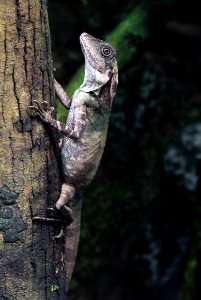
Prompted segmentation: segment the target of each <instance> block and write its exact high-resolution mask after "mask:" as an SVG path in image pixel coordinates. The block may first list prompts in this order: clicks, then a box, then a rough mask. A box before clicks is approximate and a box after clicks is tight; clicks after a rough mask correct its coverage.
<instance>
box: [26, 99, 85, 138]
mask: <svg viewBox="0 0 201 300" xmlns="http://www.w3.org/2000/svg"><path fill="white" fill-rule="evenodd" d="M33 104H34V105H33V106H30V109H31V110H33V112H34V115H36V116H38V117H39V118H40V119H41V120H42V121H43V122H44V123H47V124H49V125H50V126H51V127H53V128H55V129H57V131H58V132H61V133H63V134H64V135H66V136H69V137H72V138H77V139H78V138H79V137H80V133H81V131H82V129H83V127H84V125H85V122H86V109H85V106H83V107H82V108H79V109H78V110H77V113H76V116H75V120H76V122H75V124H74V128H73V129H72V128H70V127H69V126H68V125H66V124H63V123H61V122H60V121H57V120H55V119H54V118H53V117H52V112H53V111H54V107H50V108H48V103H47V102H46V101H43V102H42V103H41V104H39V103H38V101H36V100H34V101H33Z"/></svg>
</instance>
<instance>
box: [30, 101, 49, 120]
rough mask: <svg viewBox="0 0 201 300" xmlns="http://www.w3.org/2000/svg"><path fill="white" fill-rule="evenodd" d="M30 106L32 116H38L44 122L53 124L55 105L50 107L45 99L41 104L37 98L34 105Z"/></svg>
mask: <svg viewBox="0 0 201 300" xmlns="http://www.w3.org/2000/svg"><path fill="white" fill-rule="evenodd" d="M29 108H30V112H31V115H32V116H34V117H35V116H38V117H39V118H40V119H41V120H42V121H43V122H45V123H50V124H51V122H52V112H53V111H54V107H53V106H51V107H49V108H48V102H47V101H43V102H42V103H41V104H39V103H38V101H37V100H34V101H33V105H32V106H30V107H29Z"/></svg>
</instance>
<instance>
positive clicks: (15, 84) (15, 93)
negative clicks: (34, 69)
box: [12, 65, 24, 134]
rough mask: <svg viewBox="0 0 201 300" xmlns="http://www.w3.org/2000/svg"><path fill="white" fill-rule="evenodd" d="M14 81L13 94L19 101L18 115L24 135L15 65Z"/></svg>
mask: <svg viewBox="0 0 201 300" xmlns="http://www.w3.org/2000/svg"><path fill="white" fill-rule="evenodd" d="M12 79H13V92H14V95H15V98H16V101H17V107H18V114H19V122H20V124H21V126H22V131H21V132H22V134H23V132H24V128H23V127H24V123H23V119H22V114H21V104H20V98H19V96H18V92H17V82H16V79H15V65H13V71H12Z"/></svg>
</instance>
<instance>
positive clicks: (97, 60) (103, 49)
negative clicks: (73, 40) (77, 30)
mask: <svg viewBox="0 0 201 300" xmlns="http://www.w3.org/2000/svg"><path fill="white" fill-rule="evenodd" d="M80 44H81V49H82V52H83V55H84V58H85V77H84V82H83V84H82V85H81V87H80V89H81V90H83V91H85V92H90V91H94V92H95V91H98V90H99V89H100V88H101V87H102V86H103V85H105V84H106V83H107V82H108V81H109V80H110V79H111V78H112V77H115V81H116V82H117V80H118V79H117V77H118V74H117V72H118V71H117V62H116V58H115V56H116V52H115V49H114V48H113V47H112V45H110V44H109V43H107V42H104V41H102V40H99V39H96V38H94V37H93V36H91V35H89V34H88V33H85V32H84V33H82V34H81V36H80Z"/></svg>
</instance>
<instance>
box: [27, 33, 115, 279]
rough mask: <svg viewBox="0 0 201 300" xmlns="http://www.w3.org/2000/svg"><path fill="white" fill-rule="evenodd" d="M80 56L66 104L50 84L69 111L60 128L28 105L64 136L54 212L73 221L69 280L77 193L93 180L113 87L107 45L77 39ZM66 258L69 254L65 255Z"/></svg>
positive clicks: (40, 108)
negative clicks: (79, 80) (76, 83)
mask: <svg viewBox="0 0 201 300" xmlns="http://www.w3.org/2000/svg"><path fill="white" fill-rule="evenodd" d="M80 43H81V48H82V51H83V54H84V57H85V78H84V82H83V84H82V85H81V86H80V87H79V88H78V89H77V90H76V91H75V93H74V95H73V98H72V101H71V102H70V101H69V99H68V97H67V95H66V94H65V92H64V90H63V89H62V88H61V86H60V85H59V84H58V82H56V81H55V91H56V93H57V95H58V96H59V98H60V100H61V102H62V103H63V105H64V106H65V107H67V108H68V107H70V111H69V114H68V118H67V121H66V124H63V123H61V122H59V121H57V120H55V119H54V118H53V117H52V115H51V114H52V111H53V108H52V107H50V108H49V109H48V108H47V103H46V102H43V103H42V104H39V103H38V102H37V101H34V106H31V109H32V110H33V111H34V112H35V114H36V115H38V116H39V117H40V119H41V120H42V121H43V122H45V123H48V124H49V125H50V126H52V127H54V128H56V129H57V130H58V131H59V132H61V133H63V134H64V138H63V141H62V143H61V159H62V170H63V175H64V183H63V185H62V190H61V195H60V198H59V199H58V201H57V203H56V208H57V209H58V210H61V211H63V214H64V215H66V216H69V218H70V219H72V220H73V219H74V221H73V222H72V224H71V225H69V227H67V229H66V230H65V232H64V235H65V246H66V255H65V262H66V270H67V277H68V282H67V285H68V283H69V281H70V278H71V274H72V270H73V266H74V262H75V257H76V253H77V245H78V240H79V223H80V212H81V201H80V199H81V197H80V196H77V195H79V193H80V191H82V190H83V188H85V187H86V186H87V185H88V184H89V183H90V182H91V180H92V179H93V177H94V175H95V174H96V171H97V168H98V166H99V163H100V160H101V157H102V153H103V150H104V147H105V141H106V137H107V130H108V123H109V116H110V111H111V106H112V100H113V97H114V96H115V93H116V88H117V84H118V70H117V64H116V59H115V50H114V48H113V47H112V46H111V45H109V44H108V43H106V42H104V41H102V40H99V39H95V38H94V37H92V36H90V35H89V34H87V33H83V34H81V36H80ZM70 253H71V254H70Z"/></svg>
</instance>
